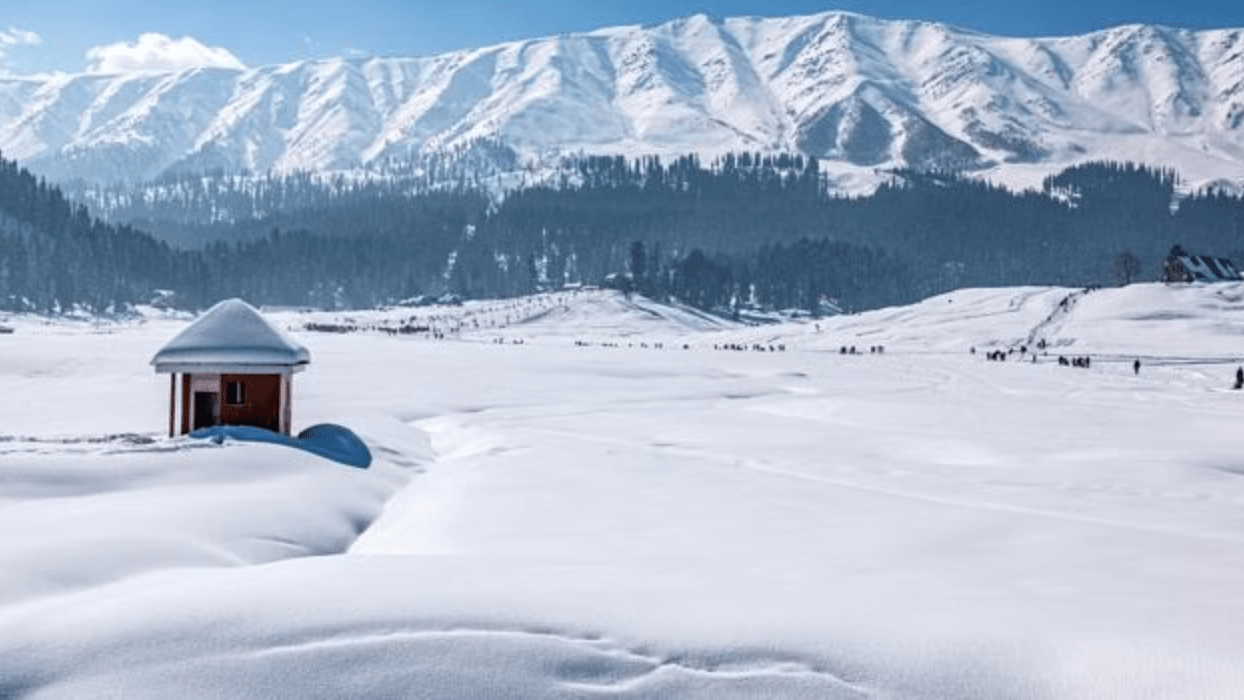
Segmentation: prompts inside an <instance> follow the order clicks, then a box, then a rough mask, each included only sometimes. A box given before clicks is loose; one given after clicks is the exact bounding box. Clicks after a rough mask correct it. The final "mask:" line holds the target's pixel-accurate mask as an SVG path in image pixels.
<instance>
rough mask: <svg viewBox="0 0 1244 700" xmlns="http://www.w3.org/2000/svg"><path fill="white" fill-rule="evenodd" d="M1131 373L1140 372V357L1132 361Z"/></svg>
mask: <svg viewBox="0 0 1244 700" xmlns="http://www.w3.org/2000/svg"><path fill="white" fill-rule="evenodd" d="M1132 374H1140V359H1139V358H1137V359H1136V361H1135V362H1133V363H1132Z"/></svg>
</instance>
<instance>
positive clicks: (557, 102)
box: [0, 12, 1244, 187]
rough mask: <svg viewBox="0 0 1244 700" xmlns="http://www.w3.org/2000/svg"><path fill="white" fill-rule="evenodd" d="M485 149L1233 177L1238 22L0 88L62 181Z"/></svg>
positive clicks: (585, 43)
mask: <svg viewBox="0 0 1244 700" xmlns="http://www.w3.org/2000/svg"><path fill="white" fill-rule="evenodd" d="M479 140H491V141H497V142H499V143H501V144H504V145H505V146H507V147H509V148H511V149H513V150H514V151H515V152H516V153H518V154H519V155H520V156H522V157H523V158H525V159H527V160H529V161H532V160H540V159H547V158H549V157H556V156H557V155H558V154H565V153H589V154H610V155H615V154H617V155H634V156H639V155H675V154H685V153H698V154H701V155H704V156H713V155H718V154H721V153H724V152H731V151H734V152H737V151H764V152H776V151H788V152H800V153H803V154H805V155H811V156H815V157H817V158H819V159H821V160H822V161H823V164H824V167H825V168H826V170H827V171H828V172H830V173H831V174H834V175H837V176H838V179H837V180H836V182H837V183H838V184H839V185H841V186H843V187H850V185H851V183H852V182H853V181H856V180H861V179H862V180H864V181H867V180H868V178H869V176H870V174H871V173H873V172H874V171H875V170H876V169H884V168H892V167H915V168H926V169H945V170H959V171H976V172H980V173H982V174H983V175H984V176H986V177H993V178H996V179H1000V180H1002V181H1004V182H1007V183H1014V184H1017V185H1019V186H1022V185H1024V184H1031V183H1032V182H1036V181H1039V179H1040V177H1043V176H1044V175H1046V174H1049V173H1050V172H1052V171H1054V170H1057V169H1060V168H1062V167H1065V166H1067V165H1070V164H1074V163H1076V162H1082V161H1086V160H1131V161H1137V162H1142V163H1149V164H1155V165H1162V166H1170V167H1175V168H1176V169H1178V170H1180V171H1181V172H1182V173H1184V174H1185V176H1186V177H1188V178H1189V179H1190V180H1191V181H1192V182H1193V183H1205V182H1213V181H1220V180H1235V181H1236V184H1237V185H1244V182H1241V181H1239V179H1238V178H1239V175H1238V173H1239V172H1240V170H1241V168H1240V166H1241V164H1244V30H1241V29H1212V30H1187V29H1177V28H1169V27H1161V26H1156V25H1145V24H1130V25H1121V26H1119V27H1114V28H1110V29H1104V30H1100V31H1097V32H1092V33H1089V34H1084V35H1078V36H1068V37H1044V38H1013V37H999V36H993V35H989V34H984V33H980V32H976V31H973V30H968V29H961V28H956V27H952V26H949V25H944V24H938V23H934V22H927V21H906V20H887V19H876V18H872V17H868V16H866V15H861V14H856V13H850V12H825V13H820V14H813V15H802V16H794V17H776V18H761V17H726V18H718V17H710V16H708V15H703V14H701V15H692V16H690V17H685V18H680V19H676V20H671V21H669V22H665V23H661V24H658V25H628V26H621V27H606V28H602V29H598V30H595V31H592V32H586V33H579V34H563V35H556V36H551V37H544V38H539V39H531V40H520V41H511V42H505V43H501V44H496V45H493V46H487V47H480V48H475V49H464V50H461V51H454V52H449V53H444V54H438V55H434V56H425V57H415V58H406V57H386V58H380V57H369V58H330V59H321V60H315V61H297V62H291V63H286V64H278V65H273V66H263V67H258V68H250V69H246V70H236V69H225V68H199V69H187V70H182V71H175V72H174V71H170V72H144V73H125V74H108V75H102V74H59V75H54V76H42V77H6V78H0V150H2V151H3V152H4V153H5V154H6V155H7V156H9V157H14V158H17V159H19V160H21V161H22V162H23V164H24V165H26V166H27V167H30V168H31V169H32V170H34V171H36V172H39V173H41V174H44V175H46V176H47V177H49V178H51V179H55V180H61V181H65V180H71V179H82V180H86V181H96V182H108V181H116V180H129V181H141V180H149V179H154V178H158V177H160V176H161V175H165V174H168V173H174V172H199V171H224V172H254V173H264V172H277V173H281V172H295V171H326V170H352V169H367V168H374V167H376V166H377V165H379V164H383V163H385V162H392V161H403V160H408V159H410V158H411V157H413V156H417V155H420V154H427V153H435V152H440V151H446V150H451V149H462V148H467V147H469V145H470V144H471V143H472V142H475V141H479Z"/></svg>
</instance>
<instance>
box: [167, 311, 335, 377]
mask: <svg viewBox="0 0 1244 700" xmlns="http://www.w3.org/2000/svg"><path fill="white" fill-rule="evenodd" d="M310 362H311V354H310V353H308V352H307V349H306V348H305V347H303V346H302V345H300V344H299V343H297V342H295V341H294V340H292V339H290V338H289V337H288V336H286V335H285V334H284V333H282V332H281V331H280V330H278V329H277V328H276V327H274V326H273V325H272V324H270V323H268V321H267V320H266V319H264V317H263V316H261V315H260V314H259V312H258V311H256V310H255V308H254V307H253V306H251V305H250V304H247V303H246V302H244V301H242V300H241V299H226V300H225V301H222V302H220V303H219V304H216V305H215V306H213V307H212V308H210V309H208V310H207V311H206V312H204V314H203V315H202V316H200V317H199V318H198V320H196V321H195V322H194V323H192V324H190V325H189V326H187V327H186V328H185V329H184V330H182V332H181V333H178V334H177V336H176V337H174V338H173V339H172V340H170V341H169V342H168V344H167V345H165V346H164V348H163V349H161V350H160V351H159V352H157V353H156V354H155V357H153V358H151V364H153V365H155V368H156V371H157V372H238V373H243V374H246V373H269V372H271V373H283V372H290V371H294V372H297V371H299V370H301V369H302V368H303V366H304V365H307V364H309V363H310Z"/></svg>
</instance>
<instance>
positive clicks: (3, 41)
mask: <svg viewBox="0 0 1244 700" xmlns="http://www.w3.org/2000/svg"><path fill="white" fill-rule="evenodd" d="M42 43H43V37H41V36H39V35H38V34H35V33H34V32H28V31H26V30H24V29H18V28H17V27H13V26H10V27H9V28H8V30H7V31H5V30H3V29H0V75H8V73H9V62H8V60H7V58H8V56H7V54H8V51H9V49H11V48H13V47H15V46H36V45H38V44H42Z"/></svg>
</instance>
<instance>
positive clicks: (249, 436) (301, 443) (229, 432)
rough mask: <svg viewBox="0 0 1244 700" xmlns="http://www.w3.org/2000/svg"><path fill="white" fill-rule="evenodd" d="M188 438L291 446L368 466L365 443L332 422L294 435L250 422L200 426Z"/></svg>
mask: <svg viewBox="0 0 1244 700" xmlns="http://www.w3.org/2000/svg"><path fill="white" fill-rule="evenodd" d="M190 437H192V438H199V439H201V440H211V441H212V442H215V443H217V444H220V443H222V442H224V441H225V438H228V439H230V440H243V441H246V442H267V443H271V444H274V445H285V446H286V447H295V448H297V449H300V450H303V451H304V452H310V453H311V454H314V455H319V456H320V457H324V458H325V459H331V460H333V461H334V462H340V463H341V464H346V465H349V466H351V467H358V468H359V469H366V468H367V467H369V466H371V451H370V450H368V449H367V445H365V444H363V441H362V440H360V439H359V438H358V436H357V435H355V434H354V433H353V432H351V431H350V429H349V428H344V427H342V426H340V425H333V424H332V423H320V424H319V425H313V426H311V427H310V428H307V429H306V430H304V431H302V432H301V433H298V437H290V436H288V435H282V434H280V433H274V432H272V431H271V430H265V429H264V428H256V427H254V426H250V425H215V426H212V427H210V428H200V429H198V430H196V431H194V432H193V433H190Z"/></svg>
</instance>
